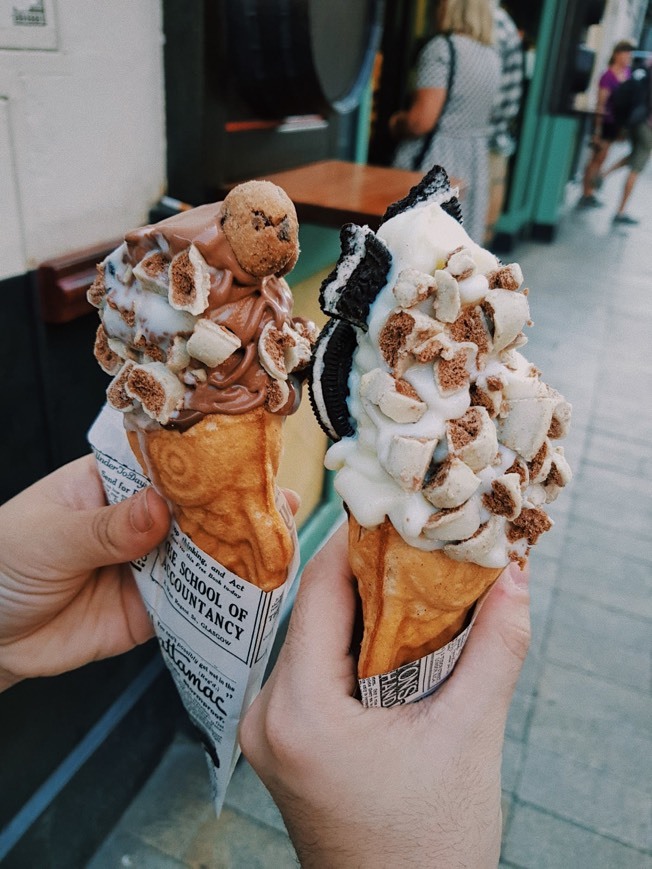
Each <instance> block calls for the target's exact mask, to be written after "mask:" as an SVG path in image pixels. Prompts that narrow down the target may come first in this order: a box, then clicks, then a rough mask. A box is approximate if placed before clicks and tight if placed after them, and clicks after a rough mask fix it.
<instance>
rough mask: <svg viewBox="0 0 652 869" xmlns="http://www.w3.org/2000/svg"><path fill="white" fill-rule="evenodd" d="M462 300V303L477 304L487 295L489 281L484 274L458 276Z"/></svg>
mask: <svg viewBox="0 0 652 869" xmlns="http://www.w3.org/2000/svg"><path fill="white" fill-rule="evenodd" d="M457 280H458V286H459V288H460V301H461V302H462V305H477V304H479V303H480V302H482V300H483V299H484V297H485V296H486V295H487V290H488V289H489V283H488V281H487V279H486V277H485V276H484V275H481V274H475V275H471V277H470V278H464V279H461V278H458V279H457Z"/></svg>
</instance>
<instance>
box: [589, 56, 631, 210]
mask: <svg viewBox="0 0 652 869" xmlns="http://www.w3.org/2000/svg"><path fill="white" fill-rule="evenodd" d="M633 48H634V46H633V45H632V43H631V42H627V41H626V40H623V41H621V42H617V43H616V45H615V46H614V49H613V51H612V52H611V58H610V60H609V66H608V68H607V69H606V70H605V71H604V72H603V73H602V75H601V76H600V82H599V86H598V104H597V106H596V110H595V120H594V127H593V138H592V139H591V148H592V153H591V157H590V158H589V162H588V163H587V165H586V168H585V170H584V179H583V185H582V186H583V189H582V197H581V199H580V200H579V202H578V207H580V208H596V207H599V206H600V205H602V203H601V202H600V200H599V199H598V198H597V197H596V195H595V193H594V190H595V189H596V187H598V186H599V180H598V178H599V175H600V170H601V168H602V164H603V163H604V161H605V159H606V157H607V154H608V153H609V148H610V147H611V145H612V143H613V142H615V141H616V139H619V138H620V137H621V133H622V131H621V130H620V128H619V126H618V124H616V121H615V119H614V116H613V112H612V110H611V105H610V103H611V97H612V95H613V92H614V91H615V90H616V88H617V87H618V85H619V84H621V83H622V82H624V81H626V80H627V79H628V78H629V77H630V74H631V64H632V50H633Z"/></svg>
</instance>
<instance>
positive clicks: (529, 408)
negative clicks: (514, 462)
mask: <svg viewBox="0 0 652 869" xmlns="http://www.w3.org/2000/svg"><path fill="white" fill-rule="evenodd" d="M557 403H558V402H557V400H556V399H554V398H546V397H543V396H539V397H537V398H519V399H516V400H513V401H506V402H505V405H504V407H505V411H506V416H505V417H504V418H502V419H501V418H499V419H498V420H496V428H497V429H498V438H499V439H500V442H501V443H502V444H504V445H505V446H506V447H509V448H510V449H511V450H514V452H516V453H518V454H519V455H521V456H523V458H524V459H525V460H526V461H527V462H531V461H532V459H533V458H534V457H535V456H536V454H537V453H538V452H539V450H540V449H541V445H542V444H543V442H544V441H545V439H546V436H547V434H548V430H549V429H550V423H551V421H552V414H553V412H554V409H555V407H556V406H557Z"/></svg>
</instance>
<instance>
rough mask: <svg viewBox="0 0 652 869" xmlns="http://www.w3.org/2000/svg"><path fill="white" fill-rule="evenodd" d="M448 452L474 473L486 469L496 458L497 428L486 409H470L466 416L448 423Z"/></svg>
mask: <svg viewBox="0 0 652 869" xmlns="http://www.w3.org/2000/svg"><path fill="white" fill-rule="evenodd" d="M446 437H447V440H448V451H449V453H450V454H451V455H453V456H457V458H458V459H461V460H462V461H463V462H464V463H465V464H467V465H468V466H469V467H470V468H471V470H472V471H480V470H482V468H486V467H487V465H489V464H491V463H492V462H493V460H494V459H495V458H496V453H497V452H498V440H497V438H496V427H495V426H494V424H493V422H492V421H491V418H490V416H489V414H488V413H487V410H486V408H484V407H470V408H469V409H468V410H467V412H466V413H465V414H464V416H462V417H460V418H459V419H451V420H449V421H448V422H447V423H446Z"/></svg>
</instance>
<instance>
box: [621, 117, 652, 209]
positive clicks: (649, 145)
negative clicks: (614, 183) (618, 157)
mask: <svg viewBox="0 0 652 869" xmlns="http://www.w3.org/2000/svg"><path fill="white" fill-rule="evenodd" d="M631 140H632V153H631V154H630V155H629V174H628V176H627V178H626V179H625V186H624V187H623V194H622V197H621V200H620V205H619V206H618V211H617V212H616V215H615V216H614V220H615V222H616V223H626V224H633V223H638V221H637V220H635V219H634V218H633V217H629V216H628V215H627V214H625V208H626V206H627V203H628V201H629V198H630V196H631V195H632V191H633V190H634V186H635V185H636V181H637V180H638V176H639V175H640V174H641V172H642V171H643V169H644V168H645V166H646V165H647V161H648V160H649V159H650V151H651V150H652V128H650V126H649V125H648V124H647V123H643V124H638V125H637V126H636V127H634V129H633V130H632V132H631Z"/></svg>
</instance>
